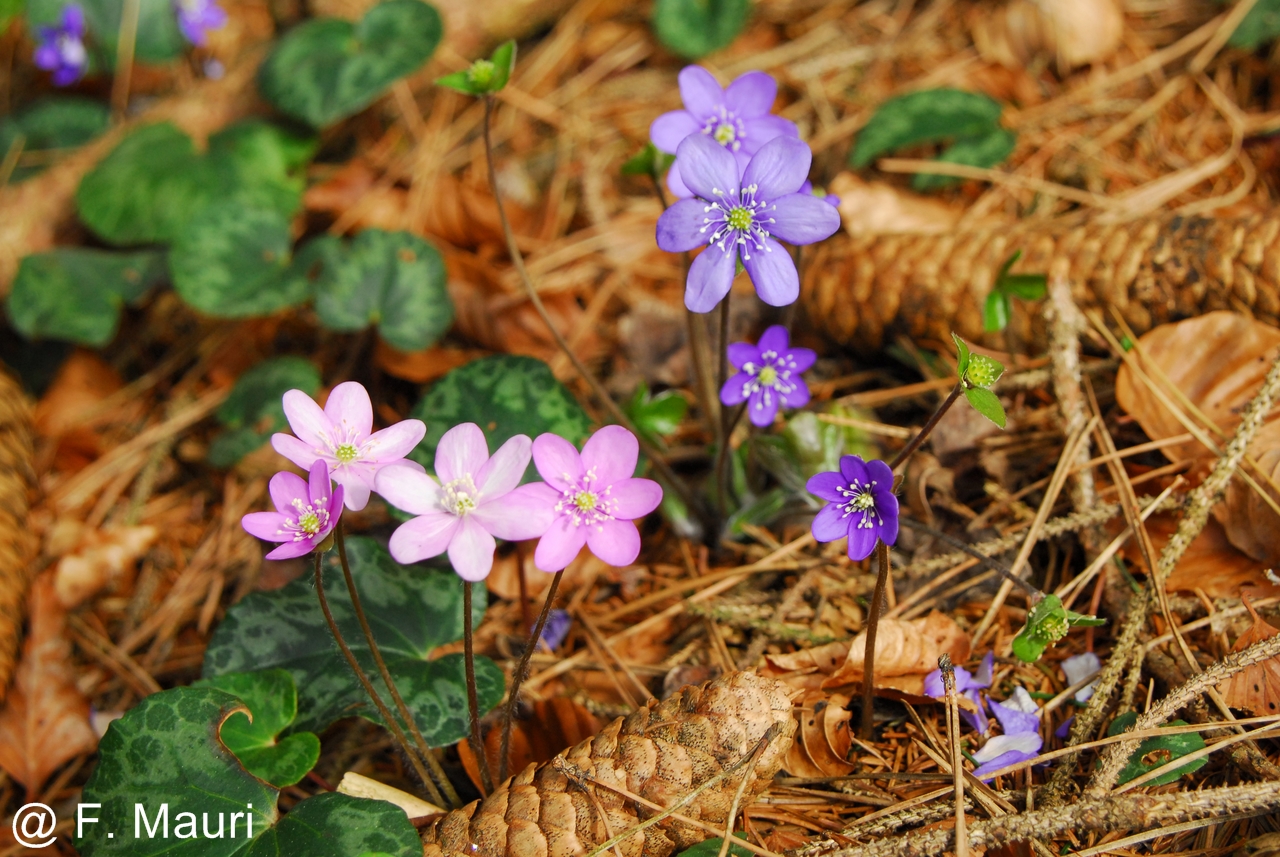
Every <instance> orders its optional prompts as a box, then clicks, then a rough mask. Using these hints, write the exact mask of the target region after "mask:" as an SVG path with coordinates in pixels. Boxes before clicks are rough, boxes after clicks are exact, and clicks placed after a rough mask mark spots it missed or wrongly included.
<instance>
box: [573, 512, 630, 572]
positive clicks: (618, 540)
mask: <svg viewBox="0 0 1280 857" xmlns="http://www.w3.org/2000/svg"><path fill="white" fill-rule="evenodd" d="M586 530H587V547H589V548H591V552H592V553H593V554H595V555H596V556H598V557H600V559H602V560H604V561H605V562H607V563H609V565H630V564H631V563H633V562H635V561H636V557H638V556H639V555H640V531H639V530H638V529H636V525H635V524H633V523H631V522H630V521H601V522H600V523H598V524H592V525H591V526H589V527H586Z"/></svg>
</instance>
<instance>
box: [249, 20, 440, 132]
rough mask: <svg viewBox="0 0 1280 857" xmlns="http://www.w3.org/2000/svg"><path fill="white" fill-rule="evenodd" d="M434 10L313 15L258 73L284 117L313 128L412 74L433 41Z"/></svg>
mask: <svg viewBox="0 0 1280 857" xmlns="http://www.w3.org/2000/svg"><path fill="white" fill-rule="evenodd" d="M441 32H442V25H441V23H440V13H438V12H437V11H436V10H435V8H434V7H432V6H429V5H427V4H426V3H423V2H421V0H384V2H382V3H379V4H378V5H376V6H374V7H373V8H372V9H370V10H369V11H368V12H366V13H365V15H364V17H363V18H361V19H360V21H359V22H358V23H355V24H352V23H351V22H350V21H344V20H341V19H338V18H315V19H313V20H310V21H307V22H306V23H304V24H300V25H299V26H297V27H294V28H293V29H292V30H290V31H289V32H288V33H286V34H285V36H284V38H282V39H281V40H280V42H279V44H277V45H276V48H275V50H274V51H272V53H271V56H269V57H267V61H266V62H265V63H263V65H262V69H261V71H260V72H259V74H258V89H259V90H260V91H261V92H262V94H263V96H264V97H265V98H266V99H267V100H268V101H270V102H271V103H272V104H274V105H275V106H276V107H278V108H279V109H280V110H281V111H283V112H284V113H287V114H288V115H290V116H293V117H295V118H297V119H301V120H303V121H304V122H307V123H309V124H310V125H311V126H312V127H314V128H321V127H323V126H325V125H329V124H331V123H333V122H336V121H338V120H339V119H345V118H346V117H348V116H351V115H352V114H355V113H358V112H360V111H361V110H363V109H364V108H365V107H368V106H369V105H370V104H371V103H373V100H374V99H375V98H377V97H378V96H379V95H381V94H382V93H383V91H384V90H385V89H386V88H387V87H388V86H390V85H391V84H392V83H394V82H395V81H397V80H399V79H400V78H402V77H404V76H405V75H408V74H411V73H413V72H414V71H417V70H418V68H419V67H421V66H422V64H423V63H424V62H426V61H427V59H428V58H430V56H431V54H432V53H433V52H434V51H435V49H436V45H437V44H439V42H440V35H441Z"/></svg>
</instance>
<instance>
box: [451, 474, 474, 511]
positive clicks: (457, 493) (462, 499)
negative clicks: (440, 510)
mask: <svg viewBox="0 0 1280 857" xmlns="http://www.w3.org/2000/svg"><path fill="white" fill-rule="evenodd" d="M443 488H444V508H445V511H446V512H449V513H451V514H454V515H459V516H462V515H466V514H468V513H470V512H472V511H474V510H475V508H476V505H477V503H476V500H477V499H478V498H479V496H480V492H479V491H478V490H477V489H476V483H475V481H474V480H472V478H471V474H470V473H468V474H467V475H466V476H463V477H461V478H458V479H455V480H453V481H452V482H449V483H446V484H445V485H444V486H443Z"/></svg>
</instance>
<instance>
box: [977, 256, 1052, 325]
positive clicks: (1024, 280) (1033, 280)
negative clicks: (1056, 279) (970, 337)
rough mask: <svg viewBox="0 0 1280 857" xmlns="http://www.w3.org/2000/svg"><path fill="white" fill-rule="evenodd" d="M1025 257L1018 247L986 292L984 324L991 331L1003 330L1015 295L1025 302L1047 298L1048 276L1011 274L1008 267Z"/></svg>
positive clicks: (1011, 311)
mask: <svg viewBox="0 0 1280 857" xmlns="http://www.w3.org/2000/svg"><path fill="white" fill-rule="evenodd" d="M1021 257H1022V251H1021V250H1017V251H1015V252H1014V254H1013V255H1012V256H1010V257H1009V258H1008V259H1006V260H1005V262H1004V264H1003V265H1001V266H1000V273H999V274H997V275H996V282H995V285H994V286H992V287H991V293H990V294H988V295H987V301H986V303H985V304H983V307H982V326H983V328H984V329H985V330H986V331H987V332H988V333H995V332H996V331H998V330H1004V329H1005V328H1006V327H1007V326H1008V325H1009V318H1010V316H1012V315H1013V298H1019V299H1021V300H1024V301H1038V300H1040V299H1041V298H1043V297H1044V295H1045V291H1046V290H1047V289H1048V282H1049V281H1048V278H1047V277H1046V276H1045V275H1044V274H1010V273H1009V269H1010V268H1012V267H1013V265H1014V263H1015V262H1017V261H1018V259H1020V258H1021Z"/></svg>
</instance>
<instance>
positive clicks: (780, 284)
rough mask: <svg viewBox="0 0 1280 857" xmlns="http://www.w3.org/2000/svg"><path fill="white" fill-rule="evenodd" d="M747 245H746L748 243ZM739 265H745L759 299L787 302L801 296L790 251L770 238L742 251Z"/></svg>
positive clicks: (798, 278) (793, 301) (784, 304)
mask: <svg viewBox="0 0 1280 857" xmlns="http://www.w3.org/2000/svg"><path fill="white" fill-rule="evenodd" d="M748 246H749V245H748ZM742 265H743V267H745V268H746V269H747V274H748V275H750V277H751V282H752V283H753V284H754V285H755V287H756V293H757V294H758V295H760V300H762V301H764V302H765V303H767V304H769V306H787V305H788V304H793V303H795V302H796V298H798V297H800V275H799V274H798V273H796V263H795V262H793V261H791V254H790V253H788V252H787V251H786V249H785V248H784V247H783V246H782V245H781V244H779V243H778V242H777V241H774V240H773V239H772V238H766V239H765V240H764V247H763V248H762V249H758V250H757V249H752V250H751V255H750V256H748V255H746V253H743V257H742Z"/></svg>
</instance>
